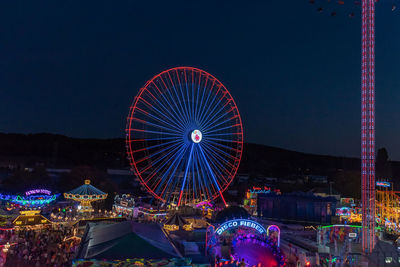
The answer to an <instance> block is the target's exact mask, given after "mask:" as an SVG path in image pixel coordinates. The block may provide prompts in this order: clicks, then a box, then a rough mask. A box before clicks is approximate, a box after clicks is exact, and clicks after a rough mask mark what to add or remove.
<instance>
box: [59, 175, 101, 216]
mask: <svg viewBox="0 0 400 267" xmlns="http://www.w3.org/2000/svg"><path fill="white" fill-rule="evenodd" d="M107 195H108V194H107V193H104V192H103V191H101V190H99V189H97V188H96V187H94V186H93V185H91V184H90V180H85V184H84V185H81V186H79V187H78V188H75V189H73V190H71V191H69V192H67V193H64V198H65V199H72V200H74V201H77V202H79V203H80V205H79V206H78V211H79V212H93V211H94V210H93V207H92V202H94V201H98V200H104V199H106V198H107Z"/></svg>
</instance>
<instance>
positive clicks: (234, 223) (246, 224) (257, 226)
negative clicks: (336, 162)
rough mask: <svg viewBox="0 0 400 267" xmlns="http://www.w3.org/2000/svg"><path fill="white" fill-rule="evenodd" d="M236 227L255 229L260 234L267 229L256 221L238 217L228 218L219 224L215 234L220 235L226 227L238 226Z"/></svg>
mask: <svg viewBox="0 0 400 267" xmlns="http://www.w3.org/2000/svg"><path fill="white" fill-rule="evenodd" d="M238 227H248V228H252V229H254V230H256V231H257V232H258V233H260V234H266V233H267V230H265V228H264V227H263V226H262V225H261V224H259V223H258V222H255V221H251V220H246V219H238V220H230V221H227V222H224V223H223V224H221V225H220V226H219V227H218V228H217V229H216V230H215V233H216V234H217V235H221V234H222V233H224V232H225V231H226V230H228V229H232V228H238Z"/></svg>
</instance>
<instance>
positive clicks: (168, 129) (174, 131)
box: [133, 118, 182, 134]
mask: <svg viewBox="0 0 400 267" xmlns="http://www.w3.org/2000/svg"><path fill="white" fill-rule="evenodd" d="M133 120H134V121H135V122H138V123H141V124H143V125H149V126H152V127H154V128H159V129H162V130H165V131H169V132H172V133H177V134H181V132H182V131H180V132H179V131H177V130H175V129H173V128H168V127H165V126H162V125H158V124H155V123H152V122H149V121H143V120H138V119H135V118H134V119H133Z"/></svg>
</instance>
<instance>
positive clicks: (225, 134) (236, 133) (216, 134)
mask: <svg viewBox="0 0 400 267" xmlns="http://www.w3.org/2000/svg"><path fill="white" fill-rule="evenodd" d="M228 135H229V136H232V135H237V136H241V135H242V133H239V132H234V133H214V134H207V137H208V136H228Z"/></svg>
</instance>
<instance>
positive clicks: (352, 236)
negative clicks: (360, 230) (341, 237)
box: [349, 233, 357, 238]
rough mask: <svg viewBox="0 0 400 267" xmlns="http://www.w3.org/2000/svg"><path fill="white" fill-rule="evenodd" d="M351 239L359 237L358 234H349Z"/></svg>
mask: <svg viewBox="0 0 400 267" xmlns="http://www.w3.org/2000/svg"><path fill="white" fill-rule="evenodd" d="M349 237H350V238H356V237H357V233H349Z"/></svg>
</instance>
